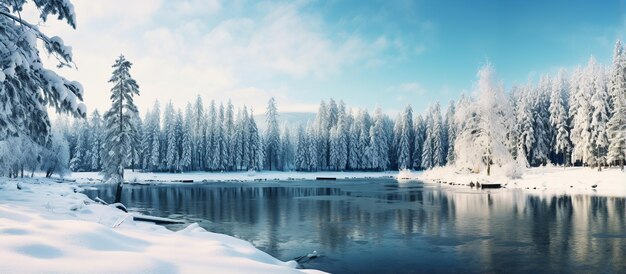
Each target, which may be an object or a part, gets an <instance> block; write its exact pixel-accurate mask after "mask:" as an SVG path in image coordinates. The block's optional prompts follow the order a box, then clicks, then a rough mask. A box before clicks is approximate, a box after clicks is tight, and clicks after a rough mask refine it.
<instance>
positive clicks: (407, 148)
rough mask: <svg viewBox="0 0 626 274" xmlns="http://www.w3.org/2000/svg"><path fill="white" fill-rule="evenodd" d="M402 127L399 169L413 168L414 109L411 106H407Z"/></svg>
mask: <svg viewBox="0 0 626 274" xmlns="http://www.w3.org/2000/svg"><path fill="white" fill-rule="evenodd" d="M401 120H402V127H401V130H400V137H399V139H398V147H397V151H398V152H397V156H398V168H399V169H406V168H411V152H412V148H411V144H413V140H411V139H412V138H414V136H413V134H414V133H413V109H412V108H411V105H407V106H406V108H405V109H404V112H403V113H402V119H401Z"/></svg>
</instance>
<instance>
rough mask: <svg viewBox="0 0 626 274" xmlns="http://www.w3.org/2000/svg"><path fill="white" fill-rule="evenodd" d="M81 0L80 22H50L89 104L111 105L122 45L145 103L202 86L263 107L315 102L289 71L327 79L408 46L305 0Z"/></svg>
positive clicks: (183, 97)
mask: <svg viewBox="0 0 626 274" xmlns="http://www.w3.org/2000/svg"><path fill="white" fill-rule="evenodd" d="M74 5H75V9H76V12H77V17H78V29H77V30H73V29H71V28H70V27H68V26H66V25H65V24H63V23H61V22H56V21H55V20H53V19H52V18H51V19H50V20H49V22H48V23H46V26H45V27H42V28H43V29H44V31H46V33H49V34H51V35H60V36H61V37H63V39H64V40H65V41H66V43H67V44H68V45H71V46H73V48H74V54H75V56H74V59H75V61H76V64H77V65H78V67H79V70H77V71H72V70H68V69H62V71H61V74H62V75H64V76H66V77H67V78H69V79H72V80H78V81H80V82H81V83H82V84H83V86H84V87H85V90H86V95H85V102H86V103H87V105H88V106H89V109H90V111H91V110H93V109H94V108H98V109H100V110H101V111H102V110H104V109H106V108H108V106H109V104H110V103H109V99H108V97H109V90H110V85H109V84H108V82H107V81H108V79H109V77H110V73H111V65H112V64H113V62H114V60H115V59H116V58H117V56H118V55H119V54H120V53H123V54H124V55H126V56H127V57H128V59H129V60H130V61H131V62H133V63H134V66H133V69H132V71H131V73H132V75H133V76H134V77H135V78H136V79H137V82H138V83H139V85H140V88H141V89H140V90H141V96H140V97H139V98H137V99H136V101H137V104H138V106H139V107H140V109H142V110H145V109H146V108H147V107H149V106H152V103H153V102H154V100H155V99H157V98H158V99H159V100H160V101H162V102H166V101H168V100H170V99H172V100H173V102H174V104H175V105H176V106H177V107H184V105H185V104H186V103H187V102H188V101H191V100H194V99H195V97H196V95H197V94H200V95H202V97H203V98H204V99H205V100H210V99H215V100H218V101H219V100H221V101H226V100H227V99H228V98H231V99H232V101H233V102H234V103H235V105H237V106H240V105H243V104H246V105H248V106H252V107H254V108H255V109H256V110H257V112H259V111H262V110H263V109H264V107H265V103H266V101H267V100H268V99H269V98H270V97H272V96H274V97H276V98H277V100H278V102H279V103H280V104H281V110H282V111H315V110H316V109H317V106H316V105H315V104H313V105H312V104H307V103H304V102H302V101H300V100H299V99H298V97H300V96H299V95H298V94H297V93H295V92H297V90H294V89H293V88H295V87H288V86H287V87H285V86H282V85H283V84H282V82H284V81H283V80H284V79H288V80H289V79H296V80H299V79H307V78H314V79H318V78H325V77H327V76H329V75H335V74H338V73H341V72H342V71H343V70H345V69H346V67H348V66H351V65H355V64H363V65H365V66H379V65H380V64H383V63H384V62H385V60H384V59H383V58H382V57H380V55H381V53H382V52H384V51H387V50H389V49H394V48H395V49H398V48H400V47H402V46H403V44H402V41H400V40H398V39H390V38H389V37H386V36H384V35H381V36H379V37H376V38H375V39H373V40H369V39H366V38H364V37H361V36H359V35H357V34H350V33H347V34H346V33H343V34H341V35H337V34H333V33H331V32H329V30H330V29H331V28H330V27H329V26H327V25H325V22H323V20H322V19H321V17H320V16H319V15H317V14H311V13H307V12H304V11H303V9H302V8H303V6H302V5H303V4H302V3H281V4H259V5H256V6H252V7H246V8H258V9H259V11H260V14H258V15H257V14H253V15H250V14H249V13H241V14H240V15H238V16H231V17H227V18H218V17H219V15H220V11H221V10H222V9H223V8H224V7H222V4H221V3H220V2H219V1H200V0H188V1H176V4H175V5H172V3H171V2H167V1H162V0H133V1H121V0H110V1H74ZM33 14H34V13H33ZM236 14H238V13H236ZM243 14H245V15H246V16H243ZM203 16H211V20H204V19H203V18H202V17H203ZM164 18H165V19H164ZM216 18H217V19H216ZM207 21H211V23H207ZM46 63H49V64H47V66H48V67H52V66H53V64H52V62H50V61H48V62H46ZM315 103H317V102H315Z"/></svg>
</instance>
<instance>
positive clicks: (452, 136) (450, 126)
mask: <svg viewBox="0 0 626 274" xmlns="http://www.w3.org/2000/svg"><path fill="white" fill-rule="evenodd" d="M454 115H455V105H454V101H450V104H449V105H448V110H447V111H446V118H445V120H446V122H445V126H446V135H445V138H446V149H445V157H446V163H447V164H454V141H455V140H456V122H455V121H454Z"/></svg>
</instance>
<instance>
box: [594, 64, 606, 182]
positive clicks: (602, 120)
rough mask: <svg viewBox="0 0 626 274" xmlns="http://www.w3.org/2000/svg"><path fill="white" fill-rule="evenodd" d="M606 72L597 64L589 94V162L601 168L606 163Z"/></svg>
mask: <svg viewBox="0 0 626 274" xmlns="http://www.w3.org/2000/svg"><path fill="white" fill-rule="evenodd" d="M605 76H606V74H605V72H604V69H603V68H602V67H601V66H598V68H597V70H596V72H595V74H594V77H593V95H592V96H591V108H592V109H593V110H592V113H591V124H590V126H591V136H590V137H591V139H590V141H591V149H592V153H593V157H592V158H591V159H592V161H591V164H592V165H593V166H597V167H598V170H601V168H602V166H604V165H606V156H607V149H608V147H609V138H608V136H607V123H608V121H609V94H608V91H607V83H606V77H605Z"/></svg>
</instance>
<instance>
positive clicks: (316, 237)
mask: <svg viewBox="0 0 626 274" xmlns="http://www.w3.org/2000/svg"><path fill="white" fill-rule="evenodd" d="M113 191H114V189H113V188H112V187H108V186H103V187H100V188H99V189H98V190H97V191H88V192H87V194H88V195H90V196H92V197H93V196H100V197H101V198H103V199H110V200H111V199H112V198H113V194H114V193H113ZM122 201H123V203H124V204H126V205H127V206H129V207H131V208H134V209H135V210H140V211H143V212H145V213H148V214H152V215H157V216H164V217H172V218H182V219H185V220H188V221H189V222H198V223H199V224H200V225H201V226H203V227H205V228H207V229H208V230H210V231H213V232H219V233H226V234H229V235H234V236H236V237H239V238H242V239H245V240H248V241H251V242H252V243H253V244H254V245H255V246H257V247H259V248H260V249H262V250H264V251H266V252H268V253H270V254H272V255H273V256H276V257H278V258H280V259H283V260H289V259H293V258H294V257H296V256H299V255H303V254H307V253H309V252H311V251H313V250H317V251H318V252H320V253H321V254H323V255H324V256H323V257H322V258H320V259H317V260H314V261H311V262H310V263H308V264H307V265H306V267H311V268H319V269H323V270H327V271H331V272H337V273H344V272H352V273H398V272H402V273H411V272H413V273H424V272H428V273H433V272H465V273H468V272H469V273H471V272H476V273H484V272H529V271H533V272H536V273H552V272H581V271H582V272H621V271H623V270H624V269H626V261H624V260H621V258H623V256H624V255H626V215H625V213H626V212H625V206H626V203H625V199H624V198H610V197H608V198H607V197H597V196H588V195H577V196H549V195H545V196H534V195H528V194H526V193H524V192H521V191H513V190H493V191H490V192H485V191H480V190H470V189H452V190H450V189H442V188H439V187H430V186H424V185H423V184H420V183H403V184H398V183H396V182H395V181H392V180H369V181H338V182H282V183H254V184H252V183H215V184H206V185H197V184H191V185H160V186H127V187H125V192H124V193H123V195H122ZM172 229H177V227H172Z"/></svg>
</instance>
